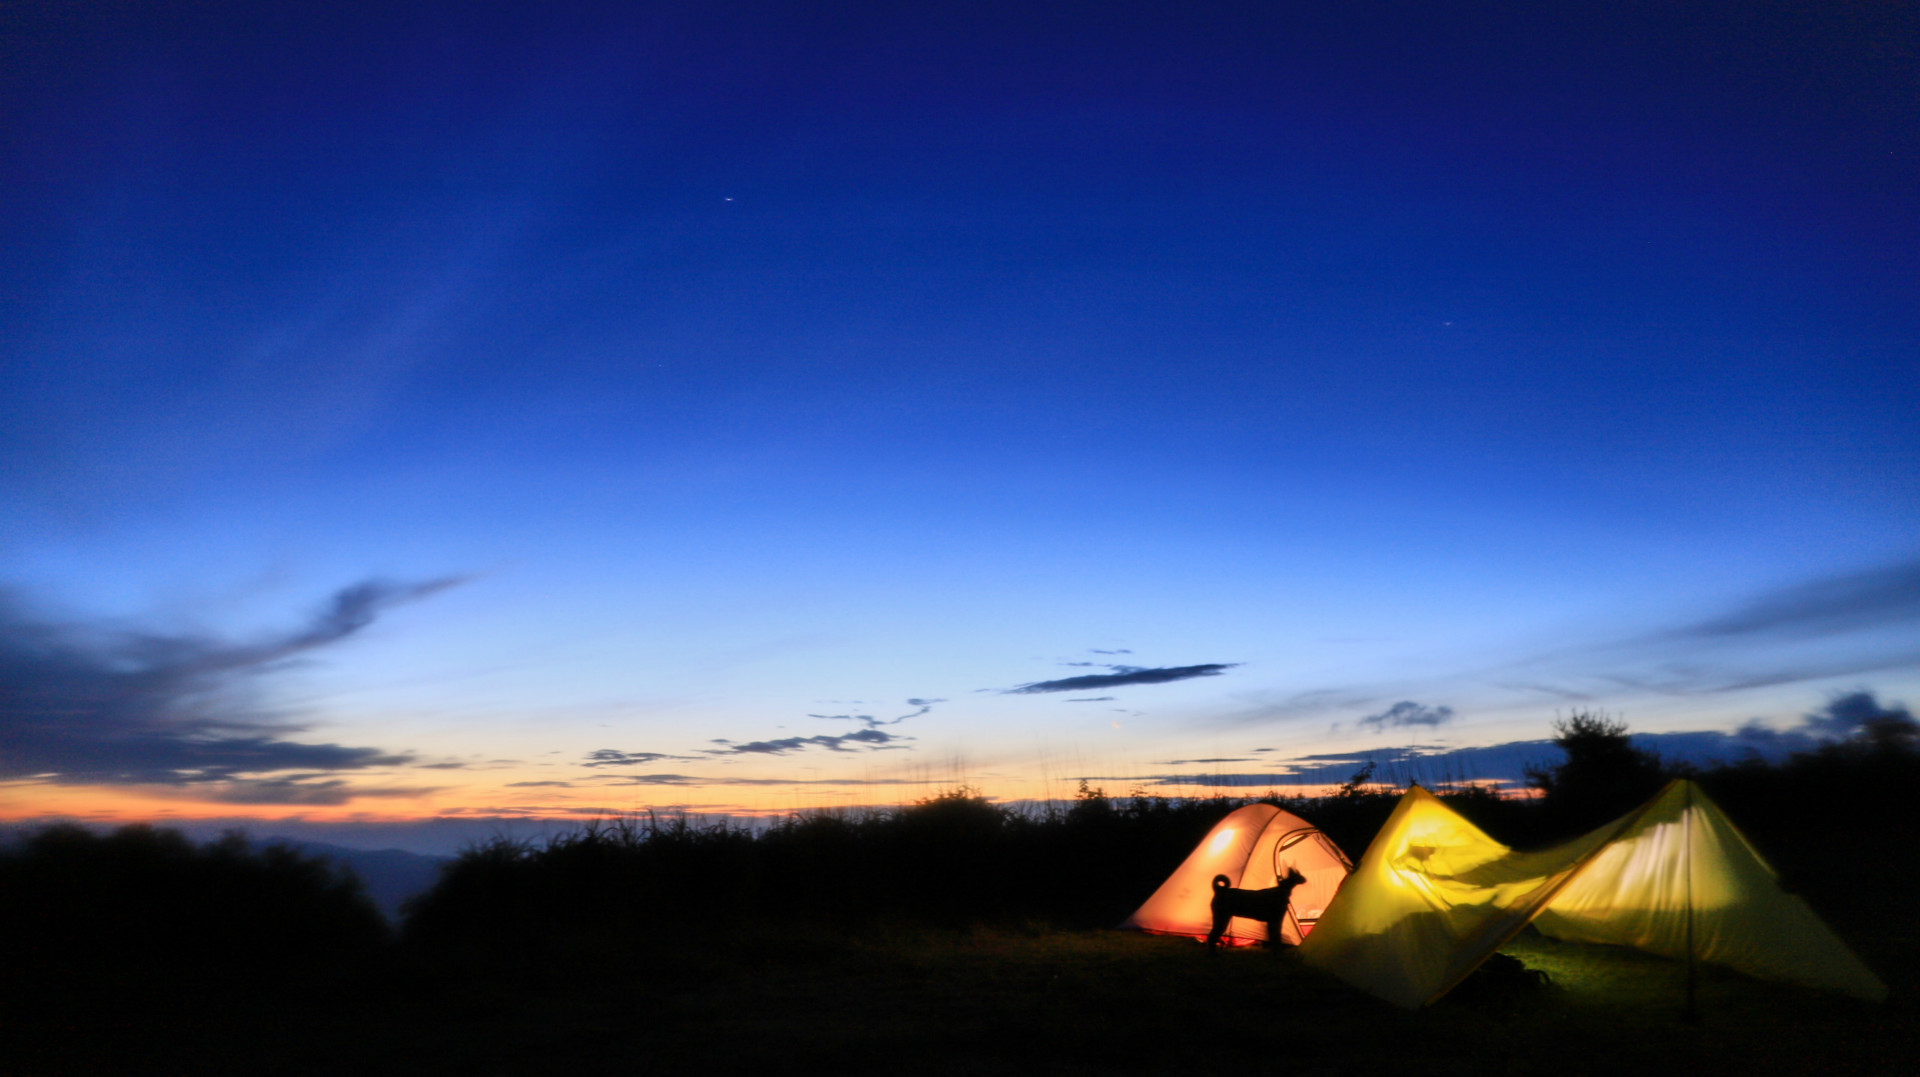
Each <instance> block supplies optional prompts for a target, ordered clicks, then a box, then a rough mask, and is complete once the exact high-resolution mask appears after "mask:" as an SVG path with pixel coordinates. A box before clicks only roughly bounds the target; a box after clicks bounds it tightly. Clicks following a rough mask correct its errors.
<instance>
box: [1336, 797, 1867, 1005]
mask: <svg viewBox="0 0 1920 1077" xmlns="http://www.w3.org/2000/svg"><path fill="white" fill-rule="evenodd" d="M1530 922H1531V923H1532V924H1533V925H1534V926H1535V927H1536V928H1538V929H1539V930H1540V931H1541V932H1542V933H1543V934H1546V935H1549V936H1552V937H1555V938H1561V939H1569V940H1574V941H1579V942H1601V943H1614V944H1618V945H1623V946H1632V947H1635V948H1637V949H1641V950H1646V951H1648V952H1650V953H1655V954H1660V955H1662V956H1665V957H1672V958H1678V959H1681V960H1688V961H1703V962H1708V963H1711V964H1718V965H1724V966H1727V967H1729V968H1733V969H1737V970H1739V971H1741V972H1744V973H1747V974H1748V975H1751V976H1757V977H1761V978H1764V979H1774V980H1786V981H1789V982H1792V983H1799V984H1804V985H1806V986H1809V987H1818V988H1825V989H1828V990H1833V991H1841V992H1845V993H1847V994H1850V995H1855V996H1858V997H1860V998H1865V999H1871V1000H1874V1001H1878V1000H1880V999H1884V998H1885V997H1886V995H1887V988H1886V985H1885V984H1883V983H1881V982H1880V980H1879V978H1878V977H1876V976H1874V974H1873V973H1872V971H1870V970H1869V969H1868V968H1867V967H1866V966H1865V965H1864V964H1862V963H1861V961H1860V959H1859V958H1858V957H1856V956H1854V953H1853V951H1851V950H1849V949H1848V948H1847V945H1846V944H1845V943H1843V942H1841V941H1840V939H1839V937H1838V936H1836V935H1834V933H1833V932H1832V930H1830V929H1829V928H1828V927H1827V925H1826V924H1824V923H1822V922H1821V921H1820V918H1819V917H1817V916H1815V915H1814V913H1813V910H1812V909H1811V908H1809V907H1808V906H1807V903H1806V902H1804V901H1802V900H1801V899H1800V898H1798V897H1795V896H1794V895H1792V894H1789V893H1787V892H1786V891H1784V890H1782V889H1780V885H1779V883H1778V882H1777V880H1776V878H1775V876H1774V873H1773V869H1772V868H1770V867H1768V866H1767V863H1766V861H1764V860H1762V859H1761V858H1760V854H1759V853H1758V852H1756V851H1755V850H1754V848H1753V846H1751V845H1749V844H1748V843H1747V839H1746V838H1745V837H1743V836H1742V835H1741V834H1740V832H1739V831H1738V830H1736V829H1734V826H1733V824H1732V823H1731V822H1730V821H1728V819H1727V817H1726V815H1725V814H1724V813H1722V812H1721V811H1720V809H1719V807H1717V806H1716V805H1715V804H1714V803H1713V802H1712V801H1710V800H1708V799H1707V797H1706V794H1704V793H1702V792H1701V791H1700V789H1699V787H1697V786H1695V785H1694V784H1693V783H1692V782H1688V781H1675V782H1672V783H1669V784H1668V786H1667V787H1666V788H1665V789H1664V790H1662V791H1661V792H1660V794H1659V795H1658V796H1656V797H1654V798H1653V799H1652V800H1650V801H1648V802H1647V803H1646V804H1644V805H1642V806H1641V807H1640V808H1639V809H1637V810H1635V811H1633V812H1630V813H1628V814H1627V815H1624V816H1622V817H1621V818H1619V819H1616V820H1614V821H1613V822H1611V823H1608V824H1607V825H1606V826H1603V827H1601V828H1599V829H1598V830H1595V831H1593V832H1591V833H1589V834H1585V835H1583V836H1581V837H1578V838H1575V839H1573V840H1572V841H1569V842H1566V843H1565V844H1562V845H1557V846H1554V847H1553V848H1550V849H1543V850H1540V851H1538V852H1528V853H1522V852H1515V851H1513V850H1512V849H1509V848H1507V847H1506V846H1504V845H1502V844H1500V843H1499V842H1496V841H1494V840H1493V839H1492V838H1489V837H1488V836H1487V835H1486V834H1485V833H1483V832H1482V831H1481V830H1480V829H1479V828H1478V827H1476V826H1474V825H1473V824H1472V823H1469V822H1467V821H1466V820H1465V819H1464V818H1462V817H1461V816H1460V815H1459V814H1458V813H1457V812H1455V811H1454V810H1453V809H1452V808H1449V807H1447V806H1446V805H1445V804H1443V803H1441V802H1440V800H1439V799H1438V798H1437V797H1435V796H1434V795H1433V794H1431V793H1429V792H1427V791H1426V790H1424V789H1420V788H1417V787H1416V788H1414V789H1410V790H1408V791H1407V794H1406V795H1405V796H1403V797H1401V798H1400V803H1399V805H1398V806H1397V807H1396V808H1394V811H1393V815H1392V816H1391V817H1390V818H1388V820H1387V822H1386V825H1385V826H1383V827H1381V828H1380V833H1379V835H1378V836H1376V837H1375V838H1374V839H1373V843H1372V844H1370V845H1368V846H1367V851H1366V854H1365V855H1364V856H1362V857H1361V858H1360V866H1359V867H1357V868H1355V869H1354V871H1353V876H1352V878H1350V879H1349V880H1348V881H1347V884H1346V886H1345V887H1343V888H1342V889H1341V891H1340V896H1339V899H1338V900H1337V901H1334V902H1333V903H1332V905H1331V906H1330V907H1329V908H1328V909H1327V910H1326V914H1325V915H1324V916H1323V917H1322V918H1321V920H1320V923H1319V926H1318V929H1317V930H1315V931H1314V932H1313V935H1312V937H1311V938H1310V939H1308V940H1307V941H1306V942H1305V944H1304V945H1302V946H1301V947H1300V956H1301V959H1302V960H1304V961H1306V962H1307V963H1308V964H1311V965H1316V966H1319V967H1320V968H1324V969H1326V970H1327V971H1329V972H1332V973H1333V974H1334V975H1336V976H1339V977H1340V978H1341V979H1343V980H1346V981H1347V982H1348V983H1351V984H1353V985H1354V986H1355V987H1358V988H1360V989H1362V990H1364V991H1367V992H1370V993H1372V994H1374V995H1377V996H1379V997H1380V998H1383V999H1386V1000H1387V1001H1389V1002H1393V1003H1397V1004H1399V1005H1401V1006H1405V1007H1408V1008H1417V1007H1420V1006H1424V1005H1426V1004H1428V1003H1430V1002H1433V1001H1434V1000H1436V999H1438V998H1439V997H1440V996H1441V995H1444V994H1446V993H1447V992H1448V991H1449V990H1451V989H1452V988H1453V986H1454V985H1455V984H1458V983H1459V982H1460V981H1461V980H1462V979H1464V978H1465V977H1466V976H1467V974H1468V973H1470V972H1472V971H1473V970H1474V969H1475V968H1476V967H1478V966H1479V964H1480V963H1481V962H1482V961H1484V960H1486V958H1487V956H1488V955H1489V954H1491V953H1493V952H1494V951H1495V950H1497V949H1499V948H1500V946H1501V945H1502V944H1503V943H1505V942H1506V941H1507V940H1509V939H1511V938H1513V936H1514V935H1516V934H1518V933H1519V932H1520V930H1521V929H1522V928H1524V927H1526V926H1527V924H1528V923H1530Z"/></svg>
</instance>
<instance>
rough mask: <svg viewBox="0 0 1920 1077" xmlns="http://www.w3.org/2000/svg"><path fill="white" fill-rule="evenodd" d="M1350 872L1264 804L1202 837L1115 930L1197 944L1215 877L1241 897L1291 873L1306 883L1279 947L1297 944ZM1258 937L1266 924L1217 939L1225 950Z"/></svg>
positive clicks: (1303, 824)
mask: <svg viewBox="0 0 1920 1077" xmlns="http://www.w3.org/2000/svg"><path fill="white" fill-rule="evenodd" d="M1352 867H1353V865H1352V863H1351V862H1350V861H1348V860H1347V857H1346V854H1345V853H1342V852H1341V851H1340V847H1339V846H1337V845H1335V844H1334V843H1333V841H1332V839H1330V838H1328V837H1327V836H1326V835H1325V834H1322V833H1320V832H1319V831H1318V830H1315V829H1314V828H1313V825H1312V824H1310V823H1308V822H1307V821H1306V820H1304V819H1302V818H1300V817H1299V816H1297V815H1293V814H1290V813H1288V812H1284V811H1281V810H1280V809H1279V808H1276V807H1274V806H1273V805H1271V804H1249V805H1247V806H1246V807H1244V808H1240V809H1238V810H1237V811H1234V812H1232V813H1231V814H1229V815H1228V816H1227V817H1226V818H1225V819H1222V820H1220V822H1219V823H1217V824H1216V825H1215V826H1214V828H1213V829H1212V830H1210V831H1208V832H1207V836H1206V837H1205V838H1204V839H1202V840H1201V842H1200V846H1199V848H1197V849H1195V850H1194V851H1193V854H1192V855H1191V856H1189V857H1187V859H1186V861H1185V862H1184V863H1182V864H1181V865H1180V866H1179V867H1178V868H1177V869H1175V870H1174V873H1173V875H1172V876H1170V877H1169V878H1168V879H1167V881H1166V882H1164V883H1161V884H1160V889H1158V890H1155V891H1154V892H1153V896H1152V897H1150V898H1148V899H1147V903H1146V904H1144V905H1142V906H1140V908H1139V909H1138V910H1136V911H1135V912H1134V914H1133V915H1132V916H1130V917H1128V918H1127V919H1126V922H1125V923H1122V924H1121V925H1120V926H1121V927H1123V928H1129V927H1130V928H1136V929H1138V930H1141V931H1153V932H1157V933H1159V934H1163V935H1190V936H1192V937H1194V938H1197V939H1204V938H1206V937H1207V933H1208V932H1209V931H1211V930H1212V929H1213V908H1212V903H1213V877H1214V876H1215V875H1225V876H1226V877H1227V878H1228V880H1229V881H1231V882H1232V883H1233V885H1234V886H1237V887H1240V888H1242V889H1245V890H1264V889H1266V888H1267V887H1270V886H1274V885H1276V884H1278V883H1279V881H1280V877H1281V876H1282V875H1285V874H1286V873H1287V871H1288V870H1289V869H1293V868H1298V869H1299V871H1300V874H1301V875H1304V876H1306V880H1307V881H1306V882H1304V883H1301V884H1300V885H1299V886H1298V887H1295V888H1294V891H1293V904H1292V906H1291V907H1290V908H1289V909H1288V910H1287V919H1286V922H1285V923H1284V924H1283V925H1282V927H1281V935H1282V941H1284V942H1289V943H1294V944H1298V943H1299V942H1300V940H1301V939H1302V938H1303V937H1305V936H1306V935H1307V934H1308V933H1310V932H1311V931H1312V930H1313V925H1314V924H1315V922H1316V921H1318V920H1319V918H1320V914H1321V912H1322V911H1323V910H1324V909H1325V908H1326V907H1327V903H1328V902H1329V901H1332V900H1333V895H1334V894H1335V893H1336V892H1337V891H1339V889H1340V883H1341V880H1343V879H1345V878H1346V877H1347V872H1348V871H1350V870H1352ZM1266 937H1267V925H1266V924H1263V923H1261V922H1260V921H1258V920H1245V919H1239V918H1236V919H1234V920H1233V921H1232V922H1231V923H1230V924H1229V925H1228V926H1227V932H1226V935H1225V936H1224V937H1223V938H1224V940H1225V942H1226V943H1227V944H1228V945H1231V946H1248V945H1251V944H1253V943H1256V942H1262V941H1264V940H1265V939H1266Z"/></svg>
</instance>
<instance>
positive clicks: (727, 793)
mask: <svg viewBox="0 0 1920 1077" xmlns="http://www.w3.org/2000/svg"><path fill="white" fill-rule="evenodd" d="M392 7H393V10H386V9H384V8H381V7H376V6H374V5H336V4H319V3H300V2H287V3H276V4H238V3H236V4H218V3H213V4H195V5H149V4H108V3H79V4H74V3H26V4H16V5H9V6H7V7H6V8H5V9H4V12H3V13H0V33H3V34H4V38H3V41H4V44H3V45H0V48H4V54H0V85H3V86H4V117H3V119H0V154H3V156H0V191H4V197H5V211H4V213H0V274H3V277H0V280H3V282H4V283H3V286H0V304H3V306H0V364H4V365H0V632H3V633H4V637H0V638H3V640H4V642H0V678H3V679H4V683H3V684H0V690H3V691H4V698H3V699H0V703H3V704H4V708H5V710H4V715H3V716H0V723H3V724H0V818H6V819H15V820H18V819H34V818H47V817H54V816H60V817H70V818H81V819H91V820H100V821H106V820H123V819H153V818H173V819H194V818H204V817H219V818H223V819H226V818H240V819H256V820H267V819H277V818H284V817H289V816H298V817H301V818H304V819H307V820H310V821H320V820H336V821H337V820H351V819H359V820H368V821H371V820H389V821H392V820H415V819H422V818H439V817H457V818H475V819H486V820H491V819H496V818H501V817H523V818H559V817H578V816H579V815H582V814H591V813H594V812H599V811H606V810H614V811H628V810H634V809H637V808H645V807H658V808H674V807H689V808H693V809H696V810H703V811H721V812H735V813H769V812H784V811H791V810H795V809H800V808H808V807H814V806H823V805H879V804H888V803H896V802H899V801H902V800H905V799H912V798H914V797H918V796H924V795H927V794H928V793H929V792H936V791H939V790H941V789H944V788H950V787H952V786H954V785H960V784H965V785H969V786H972V787H975V788H978V789H980V790H982V791H983V792H985V793H986V794H988V795H991V796H994V797H998V798H1001V799H1004V800H1015V799H1020V798H1028V797H1047V796H1054V797H1058V796H1065V795H1070V794H1071V793H1072V792H1073V790H1074V788H1075V786H1076V783H1077V781H1078V780H1079V779H1081V778H1083V777H1084V778H1089V779H1091V780H1092V781H1093V782H1094V784H1096V785H1104V786H1105V787H1106V788H1107V789H1108V790H1109V791H1110V792H1122V791H1126V790H1128V789H1132V788H1141V789H1146V790H1149V791H1155V792H1165V793H1170V794H1196V793H1207V792H1212V791H1215V790H1225V791H1232V792H1239V793H1248V792H1252V793H1258V792H1262V791H1264V790H1265V789H1266V788H1268V787H1270V786H1271V787H1279V788H1285V787H1289V786H1295V785H1319V784H1324V783H1326V782H1328V781H1340V780H1343V779H1344V778H1345V777H1346V776H1347V774H1349V773H1350V772H1351V771H1352V770H1353V769H1354V765H1355V761H1356V760H1357V759H1359V758H1360V757H1361V754H1362V753H1367V752H1373V753H1376V756H1377V757H1378V758H1380V759H1383V760H1386V761H1388V762H1392V763H1394V764H1395V765H1396V766H1399V767H1401V771H1400V773H1401V776H1402V777H1406V776H1421V775H1422V774H1426V775H1433V776H1443V777H1444V776H1454V777H1462V776H1465V777H1471V776H1476V775H1477V776H1482V777H1490V778H1504V779H1508V780H1517V779H1519V777H1520V767H1521V765H1522V764H1524V763H1525V762H1527V761H1529V760H1532V759H1547V758H1550V756H1549V755H1545V754H1542V753H1541V752H1540V749H1539V746H1538V744H1537V743H1535V742H1538V741H1540V740H1541V739H1543V738H1546V737H1548V736H1550V735H1551V731H1550V728H1549V723H1550V722H1551V721H1552V720H1553V718H1554V717H1555V716H1556V715H1565V714H1567V713H1570V712H1571V711H1573V710H1576V709H1599V710H1604V711H1606V712H1607V713H1608V714H1610V715H1613V716H1616V717H1620V718H1624V719H1625V720H1626V721H1627V722H1628V723H1629V725H1630V726H1631V727H1632V728H1633V729H1634V730H1635V731H1636V732H1640V733H1645V734H1659V735H1662V736H1661V737H1655V738H1654V740H1653V741H1652V742H1650V743H1654V744H1656V746H1658V745H1665V748H1664V749H1663V750H1665V751H1666V752H1667V753H1668V754H1669V755H1672V756H1674V757H1676V758H1679V757H1687V758H1699V759H1706V758H1715V757H1720V758H1734V757H1737V756H1738V755H1739V754H1741V753H1742V752H1745V751H1748V750H1756V751H1761V752H1762V753H1763V754H1765V753H1772V755H1773V756H1775V757H1777V756H1778V755H1779V754H1780V753H1781V752H1784V751H1786V750H1790V749H1791V748H1794V747H1805V746H1808V745H1810V744H1814V743H1818V742H1819V741H1820V740H1821V739H1823V738H1831V737H1837V736H1844V735H1846V734H1847V733H1848V732H1849V731H1850V730H1852V729H1853V728H1854V727H1855V726H1857V725H1858V723H1859V720H1861V719H1862V718H1863V717H1869V716H1871V714H1873V713H1876V708H1896V707H1898V706H1900V705H1902V704H1920V498H1917V497H1916V491H1917V489H1920V487H1917V485H1916V480H1917V479H1920V436H1917V435H1916V422H1915V416H1916V415H1920V375H1917V373H1916V372H1917V371H1920V362H1916V353H1917V348H1916V345H1920V9H1916V8H1915V7H1913V6H1911V5H1905V4H1849V5H1825V4H1807V5H1776V4H1766V3H1758V2H1743V3H1737V4H1728V5H1713V4H1697V5H1696V4H1687V5H1675V4H1665V3H1657V4H1632V3H1628V4H1593V5H1519V4H1515V5H1486V4H1471V3H1394V4H1377V5H1366V4H1345V3H1291V4H1287V3H1273V4H1248V5H1195V4H1178V5H1174V4H1168V5H1155V6H1139V7H1130V6H1126V5H1116V4H1111V3H1101V4H1086V5H1068V4H1031V3H1026V4H1004V5H995V4H986V3H966V4H951V5H942V4H874V5H856V4H837V3H827V4H817V5H800V4H781V3H775V4H764V5H751V4H727V3H718V4H674V5H654V4H609V5H604V6H602V5H590V4H539V5H534V4H513V3H501V4H485V3H457V4H456V3H448V4H426V3H422V4H403V5H392ZM1576 7H1577V8H1578V9H1579V10H1572V9H1574V8H1576ZM1529 753H1532V754H1529ZM1412 757H1420V758H1412ZM1423 767H1424V768H1426V769H1425V770H1422V769H1421V768H1423ZM1416 772H1418V773H1416ZM1469 772H1471V773H1469Z"/></svg>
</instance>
